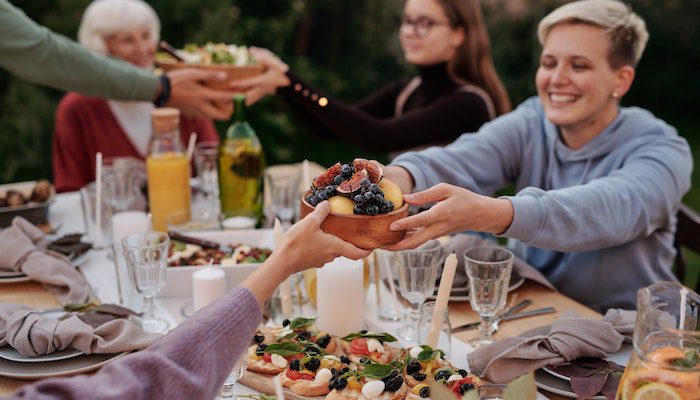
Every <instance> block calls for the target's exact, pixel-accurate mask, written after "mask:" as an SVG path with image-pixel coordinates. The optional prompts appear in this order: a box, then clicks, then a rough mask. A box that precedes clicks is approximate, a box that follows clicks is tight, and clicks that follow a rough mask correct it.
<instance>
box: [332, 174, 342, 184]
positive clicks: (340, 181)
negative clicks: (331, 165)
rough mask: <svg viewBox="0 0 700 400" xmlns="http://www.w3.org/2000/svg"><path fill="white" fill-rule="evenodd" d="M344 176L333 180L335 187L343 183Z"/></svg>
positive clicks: (337, 176) (338, 176)
mask: <svg viewBox="0 0 700 400" xmlns="http://www.w3.org/2000/svg"><path fill="white" fill-rule="evenodd" d="M343 180H344V179H343V176H342V175H336V176H335V178H333V184H334V185H340V184H341V183H343Z"/></svg>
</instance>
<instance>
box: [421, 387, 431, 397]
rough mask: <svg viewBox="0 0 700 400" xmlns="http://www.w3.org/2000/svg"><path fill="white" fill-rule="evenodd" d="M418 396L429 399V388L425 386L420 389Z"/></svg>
mask: <svg viewBox="0 0 700 400" xmlns="http://www.w3.org/2000/svg"><path fill="white" fill-rule="evenodd" d="M418 394H420V397H422V398H426V397H430V388H429V387H427V386H426V387H422V388H421V389H420V392H418Z"/></svg>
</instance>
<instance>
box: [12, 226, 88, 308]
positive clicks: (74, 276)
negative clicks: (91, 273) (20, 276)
mask: <svg viewBox="0 0 700 400" xmlns="http://www.w3.org/2000/svg"><path fill="white" fill-rule="evenodd" d="M45 245H46V240H45V238H44V233H43V232H41V230H39V228H37V227H36V226H34V225H33V224H32V223H31V222H29V221H27V220H26V219H24V218H22V217H15V218H14V219H13V220H12V226H9V227H7V228H5V229H3V230H1V231H0V254H2V257H0V269H3V270H8V271H22V272H23V273H24V274H25V275H27V276H28V277H30V278H31V279H32V280H35V281H37V282H40V283H41V284H43V285H44V287H45V288H46V289H47V290H49V291H50V292H52V293H54V294H56V296H58V298H59V300H60V301H61V302H62V303H63V304H69V303H82V302H85V301H87V300H88V298H89V297H90V294H91V292H92V288H91V287H90V284H88V282H87V280H85V278H84V277H83V275H82V274H81V273H80V272H78V271H77V270H76V269H75V268H74V267H73V266H71V265H70V260H68V258H67V257H66V256H64V255H63V254H60V253H58V252H55V251H51V250H43V248H44V247H45Z"/></svg>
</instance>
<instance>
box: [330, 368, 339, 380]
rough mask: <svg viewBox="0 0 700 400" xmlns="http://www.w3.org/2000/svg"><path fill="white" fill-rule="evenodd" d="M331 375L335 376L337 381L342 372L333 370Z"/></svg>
mask: <svg viewBox="0 0 700 400" xmlns="http://www.w3.org/2000/svg"><path fill="white" fill-rule="evenodd" d="M331 375H332V376H333V379H335V378H337V377H339V376H340V372H338V370H337V369H335V368H331Z"/></svg>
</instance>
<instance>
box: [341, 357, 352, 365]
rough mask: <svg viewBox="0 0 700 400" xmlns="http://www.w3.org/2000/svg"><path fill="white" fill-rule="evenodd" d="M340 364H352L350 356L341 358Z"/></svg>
mask: <svg viewBox="0 0 700 400" xmlns="http://www.w3.org/2000/svg"><path fill="white" fill-rule="evenodd" d="M340 362H341V363H343V364H350V359H349V358H348V356H340Z"/></svg>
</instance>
